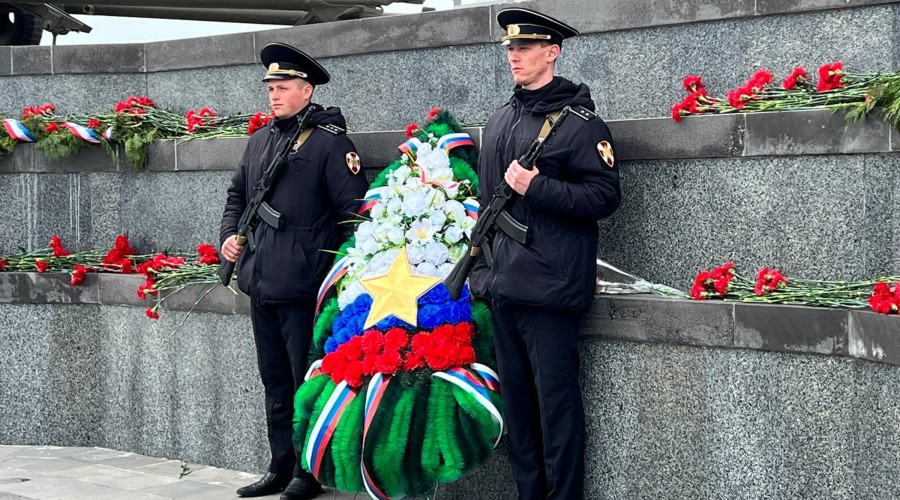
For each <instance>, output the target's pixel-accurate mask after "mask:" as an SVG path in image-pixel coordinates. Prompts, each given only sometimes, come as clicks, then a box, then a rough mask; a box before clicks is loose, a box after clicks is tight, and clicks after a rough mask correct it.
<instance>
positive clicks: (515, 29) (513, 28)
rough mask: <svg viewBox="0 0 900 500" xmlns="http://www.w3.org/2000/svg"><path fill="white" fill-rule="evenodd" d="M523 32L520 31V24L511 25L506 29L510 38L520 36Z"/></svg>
mask: <svg viewBox="0 0 900 500" xmlns="http://www.w3.org/2000/svg"><path fill="white" fill-rule="evenodd" d="M521 31H522V30H520V29H519V25H518V24H510V25H509V26H507V27H506V34H507V35H509V36H516V35H518V34H519V33H520V32H521Z"/></svg>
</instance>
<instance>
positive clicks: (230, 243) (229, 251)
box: [220, 234, 244, 262]
mask: <svg viewBox="0 0 900 500" xmlns="http://www.w3.org/2000/svg"><path fill="white" fill-rule="evenodd" d="M243 249H244V247H243V246H241V245H238V242H237V235H236V234H233V235H231V236H229V237H228V238H227V239H226V240H225V243H222V249H221V251H220V253H221V254H222V257H225V260H227V261H228V262H237V260H238V257H240V255H241V250H243Z"/></svg>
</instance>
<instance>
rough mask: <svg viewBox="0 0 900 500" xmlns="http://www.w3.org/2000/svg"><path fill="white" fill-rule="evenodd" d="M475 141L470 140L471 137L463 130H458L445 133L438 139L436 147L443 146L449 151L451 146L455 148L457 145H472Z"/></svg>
mask: <svg viewBox="0 0 900 500" xmlns="http://www.w3.org/2000/svg"><path fill="white" fill-rule="evenodd" d="M474 145H475V143H474V142H473V141H472V137H470V136H469V134H467V133H465V132H460V133H458V134H446V135H444V136H442V137H441V138H440V139H438V143H437V147H439V148H444V149H446V150H447V151H450V150H451V149H453V148H457V147H459V146H474Z"/></svg>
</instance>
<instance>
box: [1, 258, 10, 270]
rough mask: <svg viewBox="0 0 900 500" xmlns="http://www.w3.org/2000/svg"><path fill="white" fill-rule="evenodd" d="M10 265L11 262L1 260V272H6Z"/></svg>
mask: <svg viewBox="0 0 900 500" xmlns="http://www.w3.org/2000/svg"><path fill="white" fill-rule="evenodd" d="M8 265H9V261H7V260H0V271H6V266H8Z"/></svg>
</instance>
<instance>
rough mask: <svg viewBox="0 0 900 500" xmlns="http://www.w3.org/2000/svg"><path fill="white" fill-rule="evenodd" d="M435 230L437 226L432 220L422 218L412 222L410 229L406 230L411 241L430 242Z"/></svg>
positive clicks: (407, 237)
mask: <svg viewBox="0 0 900 500" xmlns="http://www.w3.org/2000/svg"><path fill="white" fill-rule="evenodd" d="M435 231H436V228H435V227H434V226H432V224H431V221H430V220H428V219H420V220H417V221H415V222H413V223H412V224H410V226H409V230H407V231H406V239H407V240H408V241H409V242H410V243H417V242H421V243H423V244H424V243H428V242H429V241H431V238H432V237H433V236H434V233H435Z"/></svg>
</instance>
